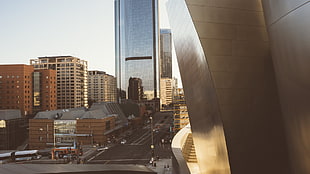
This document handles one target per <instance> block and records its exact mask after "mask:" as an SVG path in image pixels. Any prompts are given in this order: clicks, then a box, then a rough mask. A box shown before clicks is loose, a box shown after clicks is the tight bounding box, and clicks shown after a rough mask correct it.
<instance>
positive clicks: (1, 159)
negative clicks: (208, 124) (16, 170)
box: [0, 150, 42, 164]
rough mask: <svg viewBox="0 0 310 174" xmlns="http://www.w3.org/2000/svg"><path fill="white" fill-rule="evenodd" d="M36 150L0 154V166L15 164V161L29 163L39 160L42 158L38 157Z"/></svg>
mask: <svg viewBox="0 0 310 174" xmlns="http://www.w3.org/2000/svg"><path fill="white" fill-rule="evenodd" d="M38 152H39V151H38V150H24V151H16V152H7V153H2V154H0V164H4V163H8V162H15V161H29V160H36V159H40V158H41V157H42V156H41V155H39V153H38Z"/></svg>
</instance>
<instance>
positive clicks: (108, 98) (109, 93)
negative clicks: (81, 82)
mask: <svg viewBox="0 0 310 174" xmlns="http://www.w3.org/2000/svg"><path fill="white" fill-rule="evenodd" d="M116 91H117V90H116V78H115V77H114V76H112V75H109V74H107V73H105V72H103V71H97V70H96V71H88V98H89V99H91V100H93V101H95V102H116Z"/></svg>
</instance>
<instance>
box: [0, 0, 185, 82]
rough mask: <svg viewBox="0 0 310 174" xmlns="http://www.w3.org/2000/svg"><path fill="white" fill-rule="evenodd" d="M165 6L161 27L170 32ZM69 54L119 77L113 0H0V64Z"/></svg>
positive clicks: (175, 73)
mask: <svg viewBox="0 0 310 174" xmlns="http://www.w3.org/2000/svg"><path fill="white" fill-rule="evenodd" d="M165 1H166V0H160V4H161V5H160V7H161V9H160V12H161V13H160V14H161V15H160V17H161V19H160V21H161V24H160V26H161V28H169V23H168V22H167V20H166V19H165V18H166V12H165V6H164V4H165ZM67 55H70V56H74V57H78V58H80V59H83V60H86V61H88V69H89V70H101V71H105V72H107V73H108V74H111V75H115V56H114V0H0V64H28V65H29V62H30V59H34V58H37V57H44V56H67ZM173 57H174V58H173V59H174V60H173V64H174V65H173V74H174V76H176V77H177V78H178V79H179V81H180V77H179V76H180V75H179V72H178V66H177V63H176V59H175V54H173ZM179 84H180V82H179Z"/></svg>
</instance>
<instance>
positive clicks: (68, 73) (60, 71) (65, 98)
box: [30, 56, 88, 109]
mask: <svg viewBox="0 0 310 174" xmlns="http://www.w3.org/2000/svg"><path fill="white" fill-rule="evenodd" d="M30 64H31V65H32V66H33V67H34V69H35V70H42V69H52V70H56V73H57V79H56V80H57V108H58V109H64V108H76V107H87V106H88V98H87V61H84V60H81V59H79V58H76V57H72V56H55V57H39V58H38V59H31V60H30Z"/></svg>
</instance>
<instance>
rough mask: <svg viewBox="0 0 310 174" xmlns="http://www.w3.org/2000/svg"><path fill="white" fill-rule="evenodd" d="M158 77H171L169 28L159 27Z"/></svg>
mask: <svg viewBox="0 0 310 174" xmlns="http://www.w3.org/2000/svg"><path fill="white" fill-rule="evenodd" d="M160 66H161V69H160V77H161V78H172V42H171V30H170V29H160Z"/></svg>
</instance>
